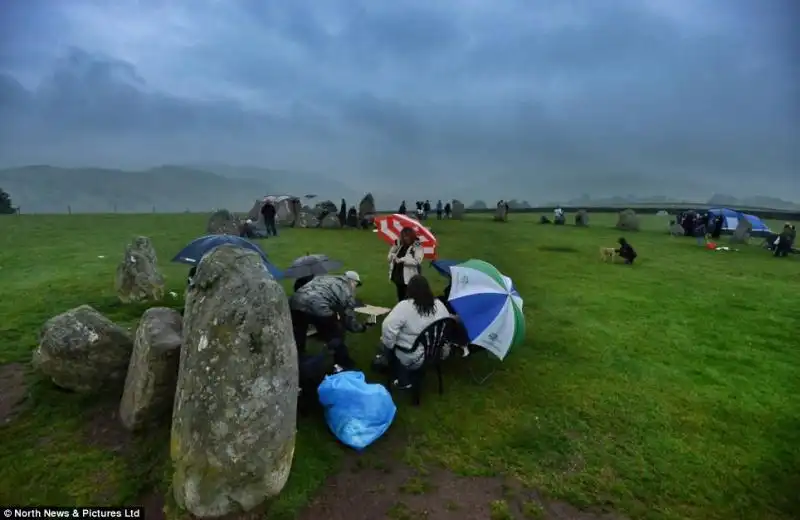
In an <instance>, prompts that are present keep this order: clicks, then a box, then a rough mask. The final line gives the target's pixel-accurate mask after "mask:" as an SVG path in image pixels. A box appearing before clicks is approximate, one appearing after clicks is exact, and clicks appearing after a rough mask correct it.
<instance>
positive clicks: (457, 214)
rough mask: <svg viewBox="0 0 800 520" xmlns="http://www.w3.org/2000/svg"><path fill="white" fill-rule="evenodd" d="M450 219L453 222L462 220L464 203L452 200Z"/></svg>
mask: <svg viewBox="0 0 800 520" xmlns="http://www.w3.org/2000/svg"><path fill="white" fill-rule="evenodd" d="M451 209H452V218H453V219H454V220H463V219H464V203H463V202H461V201H460V200H457V199H453V204H452V208H451Z"/></svg>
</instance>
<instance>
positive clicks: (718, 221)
mask: <svg viewBox="0 0 800 520" xmlns="http://www.w3.org/2000/svg"><path fill="white" fill-rule="evenodd" d="M724 222H725V217H723V216H722V215H717V216H716V218H715V219H714V222H713V228H712V229H711V238H715V239H718V238H719V236H720V235H721V234H722V225H723V223H724Z"/></svg>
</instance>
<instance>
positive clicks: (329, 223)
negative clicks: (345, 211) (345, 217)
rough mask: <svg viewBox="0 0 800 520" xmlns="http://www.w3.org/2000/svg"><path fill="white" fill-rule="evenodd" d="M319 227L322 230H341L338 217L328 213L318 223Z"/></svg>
mask: <svg viewBox="0 0 800 520" xmlns="http://www.w3.org/2000/svg"><path fill="white" fill-rule="evenodd" d="M320 227H322V228H324V229H342V223H341V222H340V221H339V216H338V215H336V214H334V213H328V214H327V215H325V217H324V218H323V219H322V220H321V221H320Z"/></svg>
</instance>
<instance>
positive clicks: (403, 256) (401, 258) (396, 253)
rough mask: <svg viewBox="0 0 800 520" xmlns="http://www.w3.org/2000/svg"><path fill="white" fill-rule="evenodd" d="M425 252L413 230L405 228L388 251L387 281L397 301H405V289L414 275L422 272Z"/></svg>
mask: <svg viewBox="0 0 800 520" xmlns="http://www.w3.org/2000/svg"><path fill="white" fill-rule="evenodd" d="M424 256H425V252H424V250H423V248H422V244H420V242H419V241H418V240H417V234H416V233H415V232H414V230H413V229H411V228H409V227H405V228H403V229H402V231H400V238H399V239H398V240H397V242H396V243H395V244H394V245H393V246H392V247H391V249H389V255H388V257H387V260H388V261H389V279H390V280H391V281H392V283H394V285H395V288H396V289H397V301H398V302H401V301H403V300H405V299H406V287H407V286H408V282H409V281H410V280H411V278H413V277H414V275H417V274H419V273H420V272H421V271H422V261H423V258H424Z"/></svg>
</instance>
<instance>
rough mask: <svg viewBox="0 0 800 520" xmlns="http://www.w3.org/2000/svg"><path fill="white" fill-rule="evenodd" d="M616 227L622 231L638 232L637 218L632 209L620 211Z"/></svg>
mask: <svg viewBox="0 0 800 520" xmlns="http://www.w3.org/2000/svg"><path fill="white" fill-rule="evenodd" d="M616 227H617V229H621V230H623V231H639V227H640V226H639V216H638V215H637V214H636V212H635V211H633V210H632V209H626V210H624V211H620V212H619V217H618V218H617V226H616Z"/></svg>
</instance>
